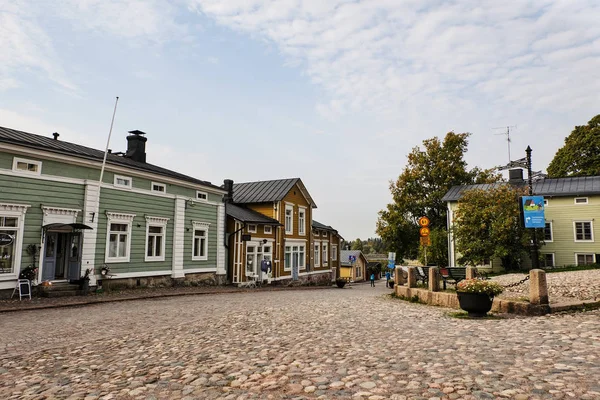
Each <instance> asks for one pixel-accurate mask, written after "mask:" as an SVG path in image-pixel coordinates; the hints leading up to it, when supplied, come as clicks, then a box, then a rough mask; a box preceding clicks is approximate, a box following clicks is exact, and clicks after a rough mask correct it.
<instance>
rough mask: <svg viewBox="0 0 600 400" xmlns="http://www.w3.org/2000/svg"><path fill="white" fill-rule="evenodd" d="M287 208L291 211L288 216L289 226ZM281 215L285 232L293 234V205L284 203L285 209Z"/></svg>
mask: <svg viewBox="0 0 600 400" xmlns="http://www.w3.org/2000/svg"><path fill="white" fill-rule="evenodd" d="M288 210H289V211H291V215H290V217H289V227H288V215H287V212H288ZM283 217H284V225H285V234H286V235H293V234H294V206H293V205H289V204H286V206H285V211H284V213H283ZM288 228H289V229H288Z"/></svg>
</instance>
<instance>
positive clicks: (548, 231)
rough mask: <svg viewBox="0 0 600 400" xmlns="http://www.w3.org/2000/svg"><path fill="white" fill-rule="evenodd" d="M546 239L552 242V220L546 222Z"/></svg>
mask: <svg viewBox="0 0 600 400" xmlns="http://www.w3.org/2000/svg"><path fill="white" fill-rule="evenodd" d="M544 241H545V242H546V243H548V242H552V241H553V237H552V222H546V226H545V227H544Z"/></svg>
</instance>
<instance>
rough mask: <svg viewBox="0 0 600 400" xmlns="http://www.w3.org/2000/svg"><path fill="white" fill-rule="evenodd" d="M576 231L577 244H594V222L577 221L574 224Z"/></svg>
mask: <svg viewBox="0 0 600 400" xmlns="http://www.w3.org/2000/svg"><path fill="white" fill-rule="evenodd" d="M573 227H574V229H575V241H576V242H593V241H594V233H593V225H592V221H575V222H573Z"/></svg>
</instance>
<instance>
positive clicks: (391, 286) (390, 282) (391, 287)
mask: <svg viewBox="0 0 600 400" xmlns="http://www.w3.org/2000/svg"><path fill="white" fill-rule="evenodd" d="M395 283H396V282H394V281H389V282H388V285H390V289H393V288H394V285H395Z"/></svg>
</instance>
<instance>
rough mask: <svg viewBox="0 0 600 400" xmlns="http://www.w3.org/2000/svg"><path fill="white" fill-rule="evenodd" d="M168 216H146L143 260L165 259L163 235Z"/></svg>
mask: <svg viewBox="0 0 600 400" xmlns="http://www.w3.org/2000/svg"><path fill="white" fill-rule="evenodd" d="M168 221H169V219H168V218H161V217H146V256H145V258H144V261H165V237H166V236H165V235H166V231H167V222H168Z"/></svg>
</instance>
